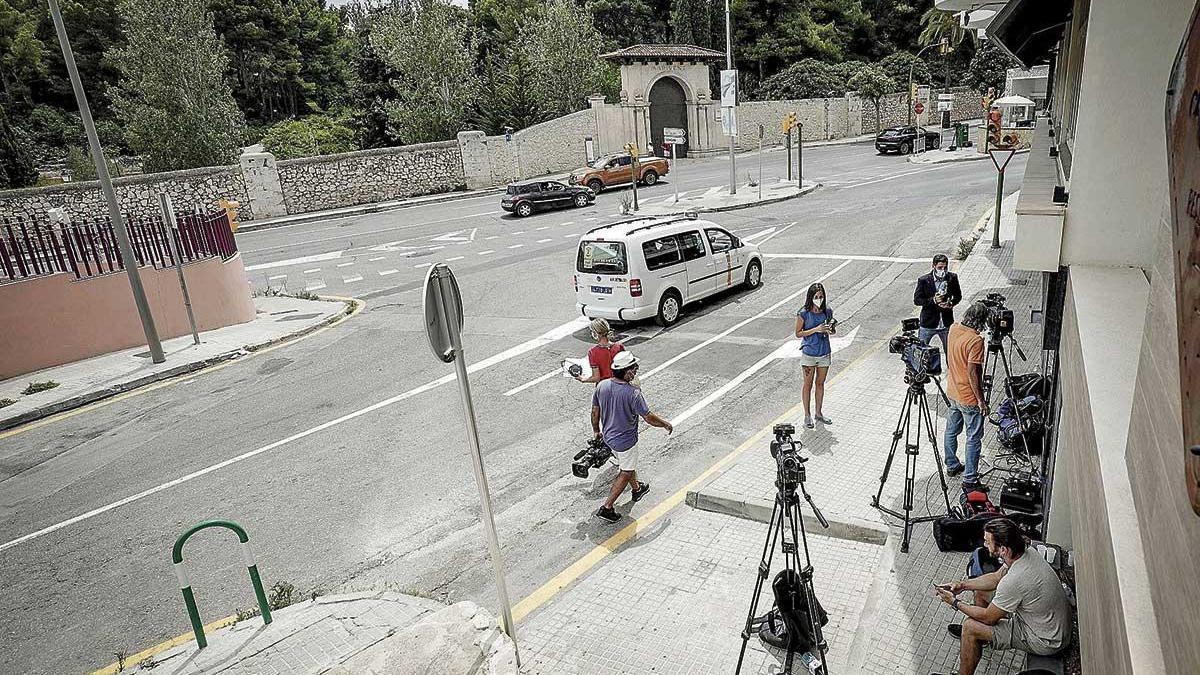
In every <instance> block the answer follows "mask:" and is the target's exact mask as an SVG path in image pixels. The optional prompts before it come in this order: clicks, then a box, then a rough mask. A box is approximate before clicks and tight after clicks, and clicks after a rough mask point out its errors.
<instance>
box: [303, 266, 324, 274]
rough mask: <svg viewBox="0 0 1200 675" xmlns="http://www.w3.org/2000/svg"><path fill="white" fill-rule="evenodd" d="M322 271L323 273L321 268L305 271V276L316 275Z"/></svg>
mask: <svg viewBox="0 0 1200 675" xmlns="http://www.w3.org/2000/svg"><path fill="white" fill-rule="evenodd" d="M320 271H321V268H320V267H318V268H316V269H315V270H304V273H305V274H316V273H317V272H320Z"/></svg>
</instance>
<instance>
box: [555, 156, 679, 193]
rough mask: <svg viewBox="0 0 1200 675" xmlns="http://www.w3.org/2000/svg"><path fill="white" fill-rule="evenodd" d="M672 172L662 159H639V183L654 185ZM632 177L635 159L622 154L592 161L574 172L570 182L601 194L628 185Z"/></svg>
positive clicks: (668, 163) (669, 165)
mask: <svg viewBox="0 0 1200 675" xmlns="http://www.w3.org/2000/svg"><path fill="white" fill-rule="evenodd" d="M670 170H671V163H670V162H668V161H667V160H665V159H663V158H661V157H642V158H639V159H638V183H641V184H642V185H654V184H655V183H657V182H658V179H659V178H662V177H663V176H665V175H667V173H668V172H669V171H670ZM632 177H633V158H632V157H630V156H629V154H628V153H624V152H620V153H615V154H612V155H604V156H603V157H598V158H596V159H594V160H592V162H591V163H590V164H588V165H587V166H585V167H583V168H581V169H576V170H575V171H572V172H571V177H570V179H569V180H570V182H571V184H573V185H586V186H588V187H589V188H591V189H592V192H595V193H597V194H599V192H600V191H601V190H603V189H605V188H609V187H613V186H616V185H628V184H629V183H630V181H631V179H632Z"/></svg>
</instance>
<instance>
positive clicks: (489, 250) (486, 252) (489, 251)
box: [476, 249, 495, 255]
mask: <svg viewBox="0 0 1200 675" xmlns="http://www.w3.org/2000/svg"><path fill="white" fill-rule="evenodd" d="M489 253H495V251H493V250H491V249H488V250H486V251H480V252H479V253H477V254H476V255H488V254H489Z"/></svg>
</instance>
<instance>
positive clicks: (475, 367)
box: [0, 303, 588, 551]
mask: <svg viewBox="0 0 1200 675" xmlns="http://www.w3.org/2000/svg"><path fill="white" fill-rule="evenodd" d="M364 304H365V303H364ZM587 324H588V319H587V317H582V316H581V317H578V318H576V319H572V320H571V321H568V322H567V323H564V324H562V325H560V326H556V327H555V328H552V329H550V330H548V331H546V332H545V333H542V334H541V335H539V336H538V337H535V338H533V339H531V340H526V341H525V342H522V343H521V344H519V345H516V346H515V347H509V348H508V349H506V350H504V351H502V352H500V353H498V354H493V355H492V356H489V357H488V358H486V359H483V360H482V361H479V362H478V363H472V364H470V365H469V366H468V367H467V372H468V373H474V372H478V371H481V370H485V369H487V368H491V367H492V366H495V365H497V364H500V363H504V362H505V361H508V360H510V359H514V358H516V357H518V356H521V355H522V354H525V353H527V352H531V351H533V350H535V349H538V348H540V347H544V346H546V345H548V344H551V343H554V342H557V341H558V340H561V339H563V338H565V337H567V336H569V335H571V334H573V333H575V332H576V331H578V330H581V329H583V328H584V327H585V326H587ZM262 351H267V350H262ZM258 353H261V352H258ZM231 363H232V362H231ZM454 379H455V375H454V373H450V374H449V375H443V376H442V377H439V378H438V379H436V380H432V381H430V382H427V383H425V384H423V385H421V386H419V387H416V388H414V389H409V390H408V391H406V392H404V393H403V394H398V395H396V396H393V397H391V398H388V399H384V400H382V401H379V402H378V403H373V404H371V405H369V406H367V407H365V408H360V409H358V410H355V411H354V412H351V413H347V414H345V415H342V416H341V417H338V418H335V419H332V420H329V421H328V422H325V423H323V424H318V425H317V426H315V427H312V428H310V429H306V430H304V431H301V432H299V433H296V434H292V435H291V436H288V437H287V438H284V439H281V440H278V441H275V442H274V443H269V444H267V445H264V446H262V447H260V448H256V449H254V450H250V451H248V452H244V453H242V454H240V455H237V456H236V457H230V458H229V459H227V460H224V461H222V462H218V463H216V464H213V465H211V466H207V467H205V468H203V469H199V470H197V471H193V472H192V473H189V474H187V475H184V476H180V477H179V478H176V479H174V480H170V481H167V482H166V483H162V484H159V485H156V486H154V487H152V488H148V489H146V490H142V491H141V492H138V493H137V494H133V495H130V496H128V497H125V498H124V499H120V500H118V501H115V502H112V503H109V504H106V505H104V506H100V507H97V508H95V509H92V510H91V511H88V512H86V513H81V514H79V515H78V516H75V517H73V518H68V519H67V520H64V521H61V522H58V523H55V524H54V525H50V526H48V527H44V528H42V529H40V530H37V531H36V532H30V533H29V534H26V535H23V536H20V537H17V538H16V539H13V540H12V541H8V542H5V543H3V544H0V551H5V550H7V549H10V548H12V547H14V546H19V545H21V544H23V543H25V542H27V541H30V540H33V539H37V538H39V537H43V536H45V535H47V534H50V533H52V532H56V531H58V530H61V529H63V528H64V527H69V526H71V525H74V524H76V523H80V522H83V521H85V520H89V519H91V518H95V517H96V516H99V515H102V514H105V513H108V512H109V511H112V510H113V509H117V508H120V507H122V506H125V505H127V504H132V503H133V502H136V501H139V500H141V499H145V498H146V497H150V496H152V495H156V494H158V493H159V492H162V491H164V490H169V489H171V488H173V487H176V486H178V485H182V484H184V483H187V482H190V481H193V480H195V479H197V478H200V477H202V476H206V475H208V474H210V473H212V472H214V471H219V470H221V469H224V468H225V467H228V466H232V465H234V464H238V463H240V462H244V461H246V460H247V459H251V458H253V457H257V456H259V455H261V454H263V453H264V452H269V451H271V450H274V449H276V448H280V447H283V446H285V445H287V444H289V443H292V442H294V441H298V440H300V439H302V438H306V437H308V436H311V435H313V434H315V433H318V432H321V431H324V430H326V429H329V428H332V427H335V426H338V425H339V424H342V423H344V422H349V421H350V420H353V419H357V418H359V417H362V416H363V415H366V414H367V413H371V412H374V411H376V410H379V409H381V408H386V407H387V406H390V405H392V404H395V403H399V402H400V401H404V400H407V399H410V398H412V397H414V396H417V395H419V394H423V393H425V392H427V391H431V390H433V389H436V388H438V387H440V386H442V385H443V384H447V383H449V382H453V381H454Z"/></svg>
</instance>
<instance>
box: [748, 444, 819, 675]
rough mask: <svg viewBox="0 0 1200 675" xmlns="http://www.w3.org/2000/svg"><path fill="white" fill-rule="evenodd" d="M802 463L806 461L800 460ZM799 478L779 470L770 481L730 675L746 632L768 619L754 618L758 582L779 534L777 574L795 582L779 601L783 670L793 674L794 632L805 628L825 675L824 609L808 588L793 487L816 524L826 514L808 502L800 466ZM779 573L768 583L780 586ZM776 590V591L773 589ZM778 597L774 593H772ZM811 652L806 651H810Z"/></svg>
mask: <svg viewBox="0 0 1200 675" xmlns="http://www.w3.org/2000/svg"><path fill="white" fill-rule="evenodd" d="M799 461H801V462H803V461H806V460H799ZM797 469H798V476H799V480H797V481H796V482H795V483H790V482H785V481H784V479H783V475H784V472H783V471H782V470H781V471H779V477H778V478H777V479H776V481H775V487H776V488H777V490H776V493H775V508H774V509H772V511H771V525H770V529H768V530H767V539H766V541H765V542H764V543H763V553H762V559H761V560H760V561H759V563H758V578H757V579H755V581H754V594H753V595H752V596H751V597H750V611H749V613H748V614H747V615H746V628H745V629H744V630H742V649H741V651H740V652H738V662H737V669H736V670H735V671H734V673H735V675H737V674H738V673H741V672H742V661H743V660H744V659H745V657H746V645H747V644H748V643H749V641H750V636H751V635H752V634H753V632H754V631H755V630H756V629H758V628H759V627H761V626H762V625H763V624H764V623H768V622H769V621H771V619H770V615H771V613H772V611H774V610H771V611H768V612H767V613H766V614H764V615H762V616H759V617H756V616H755V613H756V612H757V611H758V601H759V598H760V597H761V596H762V590H763V582H765V581H766V580H767V576H769V575H770V573H771V562H772V560H773V559H774V557H775V546H776V544H778V543H779V541H780V538H781V537H782V539H783V542H782V547H781V550H782V551H783V560H784V567H785V569H784V571H781V572H780V577H782V578H783V579H784V581H785V583H786V582H798V583H797V584H795V585H792V586H791V588H790V589H789V590H788V592H787V593H786V594H785V596H784V597H785V598H786V599H787V601H786V604H788V605H790V606H785V602H783V601H781V602H780V603H779V607H778V609H779V613H780V616H781V617H782V619H781V620H782V621H783V623H784V625H785V626H786V630H787V640H788V642H787V655H786V656H785V657H784V664H783V671H782V672H784V673H791V672H792V662H793V659H794V658H795V655H796V652H797V651H798V650H799V649H800V648H801V647H800V645H798V644H797V640H798V639H799V635H798V633H799V632H800V630H805V631H807V632H808V634H809V635H810V636H811V637H812V639H813V641H814V647H815V650H814V651H816V652H817V654H815V656H817V657H818V659H819V660H820V661H821V665H820V667H819V668H818V669H817V670H816V671H815V672H816V673H817V674H818V675H829V663H828V661H827V660H826V658H825V652H826V651H827V650H828V648H829V647H828V645H827V644H826V642H825V635H824V634H823V633H822V631H821V625H822V623H823V621H822V620H821V619H819V618H818V617H819V615H821V614H823V613H824V610H822V609H820V604H819V603H818V602H817V595H816V592H815V591H814V590H813V567H812V558H811V557H810V556H809V553H808V533H807V532H806V531H805V529H804V518H803V516H802V515H801V514H800V498H799V496H798V495H797V494H796V490H797V489H799V490H800V494H802V495H804V500H805V501H807V502H808V505H809V506H810V507H812V510H813V515H815V516H816V517H817V520H818V521H819V522H820V523H821V526H822V527H829V523H828V522H827V521H826V520H825V516H823V515H821V510H820V509H818V508H817V505H816V504H815V503H814V502H813V499H812V496H811V495H809V494H808V490H806V489H804V467H803V466H799V467H797ZM797 543H799V544H800V545H801V546H803V548H804V564H803V566H801V564H800V548H799V547H798V546H797ZM780 577H777V578H776V581H775V583H774V584H772V586H779V585H780ZM775 590H777V591H778V589H775ZM777 600H778V596H777ZM797 607H803V608H805V609H806V610H807V611H806V612H805V613H804V614H803V616H805V617H806V618H807V620H806V621H804V622H803V623H802V624H801V623H799V621H800V616H801V615H800V614H798V613H797V612H796V611H795V610H796V609H797ZM810 653H811V652H810Z"/></svg>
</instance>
